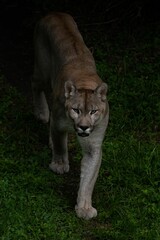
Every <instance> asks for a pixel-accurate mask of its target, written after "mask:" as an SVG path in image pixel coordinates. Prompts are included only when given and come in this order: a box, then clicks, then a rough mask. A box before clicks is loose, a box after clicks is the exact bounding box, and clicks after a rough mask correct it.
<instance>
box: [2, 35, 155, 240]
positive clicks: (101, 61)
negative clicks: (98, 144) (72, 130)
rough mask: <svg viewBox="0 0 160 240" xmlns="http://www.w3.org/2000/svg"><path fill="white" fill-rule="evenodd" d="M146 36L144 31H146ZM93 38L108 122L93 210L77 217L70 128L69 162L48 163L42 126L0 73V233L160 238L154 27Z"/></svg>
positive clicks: (39, 238) (38, 239) (11, 237)
mask: <svg viewBox="0 0 160 240" xmlns="http://www.w3.org/2000/svg"><path fill="white" fill-rule="evenodd" d="M145 36H146V35H145ZM145 36H144V37H143V38H140V36H139V37H137V38H136V39H135V38H134V39H133V38H132V41H131V42H130V43H129V44H128V45H127V44H126V45H125V46H123V41H122V40H121V39H119V40H117V41H118V42H116V41H115V42H109V40H108V42H105V44H104V42H103V41H102V42H100V41H101V40H99V42H98V40H97V42H95V46H97V48H96V47H95V52H94V54H95V58H96V59H97V67H98V71H99V73H100V75H101V76H102V78H103V79H104V80H106V79H108V80H107V82H108V85H109V92H108V98H109V103H110V123H109V127H108V130H107V134H106V137H105V140H104V144H103V161H102V167H101V169H100V173H99V178H98V180H97V183H96V187H95V191H94V196H93V203H94V206H96V208H97V210H98V217H97V218H95V219H93V220H90V221H84V220H81V219H78V218H77V217H76V214H75V211H74V205H75V202H76V194H77V190H78V183H79V168H80V159H81V152H80V148H79V146H78V145H77V142H76V140H75V139H74V138H73V137H72V136H71V141H70V143H69V152H70V162H71V170H70V172H69V173H68V174H65V175H63V176H59V175H56V174H53V173H52V172H51V171H49V169H48V164H49V162H50V158H51V152H50V150H49V149H48V146H47V143H48V132H47V126H44V125H42V124H41V123H39V122H37V121H36V120H35V119H34V117H33V115H32V108H31V106H29V105H28V103H27V102H26V99H25V98H24V97H22V96H21V94H20V93H19V92H18V91H17V90H16V89H15V88H13V87H11V86H10V85H8V84H7V83H6V80H5V76H2V75H1V78H0V89H1V90H0V98H1V104H0V140H1V145H0V239H2V240H17V239H18V240H23V239H24V240H25V239H26V240H29V239H31V240H45V239H46V240H54V239H56V240H58V239H60V240H63V239H64V240H65V239H66V240H68V239H70V240H72V239H74V240H75V239H77V240H81V239H83V240H99V239H103V240H105V239H106V240H160V124H159V123H160V98H159V96H160V75H159V69H160V58H159V51H158V46H159V43H160V38H159V37H158V36H159V35H156V37H155V36H154V35H150V36H149V37H147V36H146V37H145Z"/></svg>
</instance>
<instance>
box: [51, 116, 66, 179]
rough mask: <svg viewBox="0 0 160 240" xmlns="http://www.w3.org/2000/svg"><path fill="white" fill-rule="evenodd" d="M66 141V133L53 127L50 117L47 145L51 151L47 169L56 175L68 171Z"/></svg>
mask: <svg viewBox="0 0 160 240" xmlns="http://www.w3.org/2000/svg"><path fill="white" fill-rule="evenodd" d="M67 139H68V133H67V132H66V131H63V130H61V129H58V128H56V127H55V125H54V122H53V119H52V115H51V118H50V134H49V144H50V147H51V149H52V162H51V163H50V165H49V167H50V169H51V170H52V171H53V172H56V173H58V174H63V173H65V172H68V171H69V161H68V147H67Z"/></svg>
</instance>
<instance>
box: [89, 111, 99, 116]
mask: <svg viewBox="0 0 160 240" xmlns="http://www.w3.org/2000/svg"><path fill="white" fill-rule="evenodd" d="M97 111H98V110H92V111H90V115H93V114H95V113H96V112H97Z"/></svg>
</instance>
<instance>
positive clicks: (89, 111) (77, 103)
mask: <svg viewBox="0 0 160 240" xmlns="http://www.w3.org/2000/svg"><path fill="white" fill-rule="evenodd" d="M106 93H107V84H105V83H102V84H101V85H100V86H98V87H97V88H96V89H95V90H90V89H83V88H82V89H77V88H76V87H75V85H74V84H73V83H72V82H71V81H67V82H66V83H65V97H66V102H65V108H66V114H67V116H68V117H69V118H70V119H71V120H72V121H73V124H74V128H75V131H76V132H77V134H78V135H79V136H81V137H87V136H89V135H90V133H91V132H92V131H93V130H94V127H95V126H96V125H98V124H99V122H100V121H101V120H102V119H103V118H104V116H105V115H106V113H107V100H106Z"/></svg>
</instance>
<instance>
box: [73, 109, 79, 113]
mask: <svg viewBox="0 0 160 240" xmlns="http://www.w3.org/2000/svg"><path fill="white" fill-rule="evenodd" d="M72 110H73V111H74V112H76V113H77V114H80V110H79V109H78V108H72Z"/></svg>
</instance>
